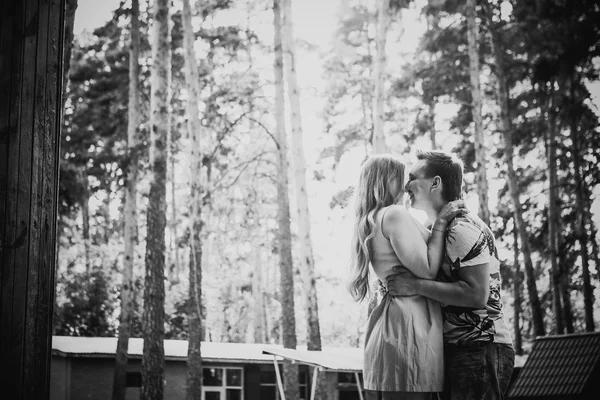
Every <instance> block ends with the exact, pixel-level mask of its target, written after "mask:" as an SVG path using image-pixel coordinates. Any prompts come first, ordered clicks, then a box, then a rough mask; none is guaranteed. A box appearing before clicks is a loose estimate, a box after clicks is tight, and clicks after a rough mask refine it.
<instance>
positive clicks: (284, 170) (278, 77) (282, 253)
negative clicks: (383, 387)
mask: <svg viewBox="0 0 600 400" xmlns="http://www.w3.org/2000/svg"><path fill="white" fill-rule="evenodd" d="M281 3H282V0H274V2H273V26H274V34H275V41H274V46H275V62H274V75H275V131H276V136H275V137H276V139H277V155H278V162H277V198H278V204H277V222H278V227H279V237H278V242H279V269H280V279H281V283H280V291H279V295H280V299H281V341H282V345H283V347H284V348H286V349H295V348H296V317H295V314H294V266H293V261H292V232H291V227H290V203H289V196H288V187H289V183H288V181H289V180H288V167H289V164H288V159H287V138H286V132H285V115H284V114H285V100H284V90H283V49H282V43H281V36H282V27H281V24H282V18H281ZM283 380H284V385H285V386H284V391H285V398H286V399H287V400H298V399H299V398H300V393H299V391H298V364H296V363H292V362H291V361H290V360H287V359H285V360H284V362H283Z"/></svg>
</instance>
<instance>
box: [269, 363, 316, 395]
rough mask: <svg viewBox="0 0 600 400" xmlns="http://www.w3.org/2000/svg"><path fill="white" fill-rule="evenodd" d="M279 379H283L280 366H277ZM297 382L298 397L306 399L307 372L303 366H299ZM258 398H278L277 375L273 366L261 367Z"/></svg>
mask: <svg viewBox="0 0 600 400" xmlns="http://www.w3.org/2000/svg"><path fill="white" fill-rule="evenodd" d="M279 372H280V373H281V379H282V380H283V371H282V368H279ZM298 383H299V389H300V399H302V400H307V399H308V396H309V394H308V386H309V385H308V374H307V370H306V369H305V368H304V367H299V371H298ZM260 400H280V397H279V387H278V386H277V375H276V374H275V368H273V367H271V368H270V369H267V368H265V367H263V368H262V369H261V371H260Z"/></svg>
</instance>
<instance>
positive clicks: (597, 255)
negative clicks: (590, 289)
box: [583, 186, 600, 282]
mask: <svg viewBox="0 0 600 400" xmlns="http://www.w3.org/2000/svg"><path fill="white" fill-rule="evenodd" d="M583 189H584V196H583V199H584V200H585V215H586V220H587V222H588V223H589V224H590V229H589V233H590V234H589V236H588V237H589V241H590V245H591V247H592V259H593V260H594V266H595V267H596V279H597V280H598V281H599V282H600V248H599V247H598V241H597V240H596V237H597V235H598V229H597V228H596V226H595V225H594V220H593V219H592V209H591V203H592V198H591V197H592V194H591V191H590V188H589V187H588V186H584V187H583Z"/></svg>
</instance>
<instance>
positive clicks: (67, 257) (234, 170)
mask: <svg viewBox="0 0 600 400" xmlns="http://www.w3.org/2000/svg"><path fill="white" fill-rule="evenodd" d="M299 3H302V1H300V0H296V1H292V0H195V1H193V0H192V1H190V0H173V1H169V0H153V1H142V2H140V1H139V0H122V1H121V2H120V5H119V7H118V8H116V9H115V10H114V11H113V12H112V17H111V19H110V20H108V21H106V23H105V24H104V25H102V26H99V27H93V29H90V30H84V31H83V32H82V33H80V34H75V32H74V29H73V25H74V20H75V19H76V18H77V8H78V4H77V0H67V18H66V21H65V26H66V42H65V49H66V51H65V57H66V59H65V60H66V62H65V66H66V68H68V71H67V73H66V74H65V75H66V76H65V79H64V96H63V102H64V114H63V130H62V138H61V150H60V188H59V223H58V240H59V243H58V267H57V268H58V269H57V274H56V304H55V307H54V327H53V333H54V334H55V335H64V336H95V337H108V336H110V337H116V336H118V337H119V345H118V352H117V369H116V371H117V373H116V374H115V379H118V378H117V376H118V375H119V372H118V371H119V365H124V364H123V363H126V360H127V340H128V338H130V337H143V338H144V357H145V359H144V362H145V363H146V364H145V365H146V366H145V367H143V368H144V369H143V379H144V383H143V385H142V390H143V391H144V395H145V396H146V398H157V397H156V393H159V392H160V390H162V389H161V388H160V385H161V383H160V382H162V381H161V378H160V377H161V373H163V372H161V370H160V368H153V367H152V365H160V364H161V362H164V360H161V354H162V353H161V350H160V349H161V346H162V340H163V339H184V340H189V342H190V346H189V350H188V365H189V367H190V371H192V370H193V369H194V368H195V369H196V370H198V367H199V366H200V365H201V346H200V342H201V341H214V342H244V343H276V344H281V345H283V346H284V347H288V348H295V347H296V346H306V347H307V348H308V349H309V350H319V349H321V347H322V346H347V347H360V346H361V344H362V341H363V340H364V330H365V328H366V320H367V317H368V305H367V302H365V303H355V302H354V301H353V300H352V298H351V296H350V294H349V293H348V290H347V288H346V283H347V280H348V266H349V261H350V240H351V229H352V224H353V222H354V220H353V219H354V209H353V189H354V185H355V183H356V182H357V180H358V173H359V169H360V166H361V163H362V162H363V161H364V160H365V159H366V158H367V157H368V156H370V155H372V154H377V153H391V154H394V155H396V156H398V157H400V158H402V159H403V160H405V162H406V163H407V164H409V165H410V163H411V160H412V159H413V154H414V151H415V150H416V149H440V150H445V151H451V152H454V153H456V154H458V155H459V157H460V158H461V159H462V160H463V161H464V163H465V172H466V174H465V182H464V186H465V201H466V202H467V205H468V207H469V209H470V212H473V213H477V214H478V215H479V216H480V217H481V218H482V220H484V221H485V222H486V223H488V224H489V226H490V227H491V228H492V230H493V232H494V234H495V237H496V241H497V243H498V245H499V247H500V258H501V275H502V295H503V302H504V312H505V318H506V320H507V323H508V324H509V325H510V326H511V327H512V335H513V341H514V345H515V349H516V352H517V354H527V352H528V351H529V349H530V347H531V342H532V340H533V339H534V338H535V337H537V336H543V335H553V334H563V333H573V332H586V331H587V332H590V331H595V330H596V329H597V324H598V323H599V322H600V301H599V300H598V297H600V292H599V291H598V290H597V287H598V283H600V250H599V248H598V241H599V240H600V236H599V235H598V228H597V226H598V224H600V202H599V200H598V196H599V195H600V186H599V183H600V170H599V167H598V165H599V161H600V160H599V159H600V134H599V133H600V129H599V116H600V109H599V108H598V107H599V106H600V93H599V92H600V90H599V89H598V88H599V86H598V78H599V72H600V6H599V5H598V3H597V2H596V1H595V0H580V1H576V2H566V1H562V0H548V1H539V0H428V1H427V0H336V1H334V0H331V1H329V0H328V1H321V2H309V3H310V4H311V5H312V7H318V6H319V4H320V3H322V6H323V7H325V8H327V9H328V14H327V15H330V18H329V19H326V20H325V19H323V20H321V19H320V18H325V17H323V16H320V13H319V9H315V8H313V9H312V10H309V9H308V7H307V6H306V5H304V6H302V5H301V4H299ZM298 9H300V10H302V13H298V14H295V12H296V11H297V10H298ZM324 14H325V13H324ZM296 28H298V30H297V31H296ZM413 211H414V210H413ZM411 212H412V211H411ZM414 212H415V215H416V216H417V218H420V219H421V220H424V216H423V215H419V214H418V212H417V211H414ZM146 357H148V359H149V360H151V361H147V360H146ZM119 363H121V364H119ZM293 367H294V366H293V365H292V364H289V365H288V364H286V365H285V366H284V376H287V377H288V378H287V379H289V381H291V380H292V379H294V378H293V377H294V374H296V375H297V372H294V370H293ZM193 375H194V374H193V373H190V376H188V379H189V381H188V382H192V383H191V384H190V385H189V387H188V390H189V391H193V390H200V389H199V387H200V385H201V383H200V382H201V376H193ZM120 379H124V375H123V377H122V378H120ZM194 379H195V380H194ZM159 381H160V382H159ZM286 381H287V380H286ZM115 382H117V380H115ZM193 382H195V384H194V383H193ZM121 385H122V384H121ZM115 387H118V385H116V386H115ZM287 390H288V387H287V385H286V392H287ZM289 390H292V389H289ZM290 393H291V392H290ZM288 397H289V398H291V399H294V398H296V397H294V395H293V394H289V396H286V398H288ZM191 398H193V397H191Z"/></svg>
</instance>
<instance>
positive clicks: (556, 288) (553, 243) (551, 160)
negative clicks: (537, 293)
mask: <svg viewBox="0 0 600 400" xmlns="http://www.w3.org/2000/svg"><path fill="white" fill-rule="evenodd" d="M550 102H551V104H550V106H549V107H548V108H549V110H548V139H547V140H546V154H547V158H548V185H549V187H548V236H549V241H548V242H549V243H548V246H549V248H550V258H551V259H550V265H551V277H552V279H551V282H552V304H553V308H554V320H555V324H556V333H558V334H562V333H564V329H565V326H564V315H563V307H562V302H561V289H560V285H561V271H560V268H559V267H560V266H559V263H558V238H559V234H558V216H559V209H558V204H557V201H558V180H557V177H556V146H557V144H556V113H555V110H554V107H553V102H552V100H550Z"/></svg>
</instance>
